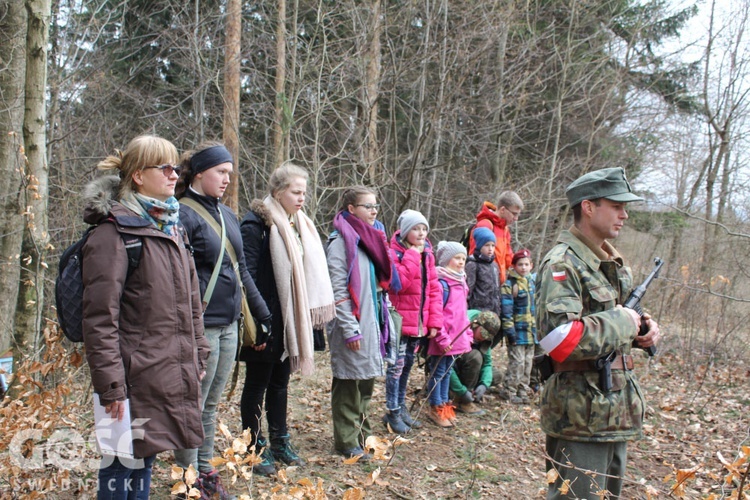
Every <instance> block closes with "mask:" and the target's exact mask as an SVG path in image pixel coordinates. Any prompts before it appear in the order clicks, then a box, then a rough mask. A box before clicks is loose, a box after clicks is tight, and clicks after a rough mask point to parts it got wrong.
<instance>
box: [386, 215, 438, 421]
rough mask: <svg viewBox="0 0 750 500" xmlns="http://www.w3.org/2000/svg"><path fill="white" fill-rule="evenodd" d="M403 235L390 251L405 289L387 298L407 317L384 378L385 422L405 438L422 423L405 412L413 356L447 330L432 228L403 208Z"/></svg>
mask: <svg viewBox="0 0 750 500" xmlns="http://www.w3.org/2000/svg"><path fill="white" fill-rule="evenodd" d="M398 227H399V229H398V231H396V233H395V234H394V235H393V237H392V238H391V251H392V253H393V262H394V264H395V266H396V271H397V274H398V278H399V281H400V282H401V289H400V290H399V291H398V292H396V293H394V292H392V291H391V292H389V293H388V297H389V298H390V300H391V304H392V305H393V307H394V308H395V310H396V312H397V313H398V315H400V316H401V318H402V325H401V339H400V341H399V343H398V347H397V348H395V349H394V351H396V352H391V353H389V354H390V355H388V356H387V358H389V362H388V366H387V368H386V379H385V404H386V408H387V410H388V412H387V413H386V415H385V417H383V422H384V423H385V424H386V426H388V427H390V429H391V430H392V431H393V432H396V433H399V434H404V433H406V432H409V431H410V430H411V428H412V427H419V426H420V425H421V424H420V423H419V421H416V420H414V419H412V418H411V416H410V415H409V412H408V411H407V410H406V405H405V400H406V387H407V385H408V382H409V373H410V372H411V367H412V365H413V364H414V352H415V351H416V350H417V348H418V347H419V345H420V344H421V342H422V340H423V339H424V338H425V337H427V338H433V337H435V335H437V334H438V332H439V331H440V329H441V328H442V327H443V303H442V295H443V292H442V289H441V286H440V282H439V281H438V279H437V274H436V271H435V256H434V255H433V253H432V244H431V243H430V241H429V240H428V239H427V233H428V232H429V230H430V225H429V224H428V223H427V219H425V217H424V215H422V214H421V213H419V212H417V211H416V210H404V211H403V212H402V213H401V215H399V217H398Z"/></svg>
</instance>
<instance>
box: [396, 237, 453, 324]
mask: <svg viewBox="0 0 750 500" xmlns="http://www.w3.org/2000/svg"><path fill="white" fill-rule="evenodd" d="M391 252H392V253H393V262H394V263H395V265H396V271H397V272H398V277H399V279H400V280H401V290H399V291H398V293H393V292H389V294H388V296H389V298H390V299H391V303H392V304H393V307H395V308H396V311H398V313H399V314H401V316H402V317H403V325H402V327H401V335H406V336H408V337H418V336H426V335H427V329H428V328H437V329H438V330H440V329H441V328H442V327H443V289H442V286H441V285H440V282H439V281H438V279H437V273H436V272H435V256H434V255H433V253H432V244H431V243H430V242H429V241H427V242H426V244H425V248H424V251H423V252H422V253H421V254H420V253H419V252H418V251H417V250H414V249H413V248H410V249H408V250H407V249H406V247H404V245H403V243H402V242H401V231H396V233H395V234H394V235H393V237H392V238H391ZM423 271H425V272H426V273H427V280H426V282H425V283H424V287H423V285H422V284H423V281H424V280H423V279H422V273H423ZM420 319H421V325H422V331H421V332H420V329H419V325H420ZM420 333H421V335H420Z"/></svg>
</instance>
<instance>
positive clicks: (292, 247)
mask: <svg viewBox="0 0 750 500" xmlns="http://www.w3.org/2000/svg"><path fill="white" fill-rule="evenodd" d="M263 204H264V205H265V206H266V207H267V208H268V210H269V211H270V212H271V217H272V218H273V226H271V232H270V237H269V240H270V251H271V262H272V264H273V274H274V278H275V279H276V290H277V292H278V294H279V303H280V304H281V316H282V319H283V321H284V355H283V356H282V358H281V359H282V360H283V359H285V358H286V357H287V356H289V362H290V364H291V369H292V373H294V372H296V371H297V370H300V371H301V372H302V374H303V375H310V374H312V373H313V372H314V371H315V361H314V357H313V354H314V350H313V327H315V328H322V327H323V325H325V324H326V323H328V322H329V321H330V320H332V319H333V318H335V317H336V305H335V302H334V298H333V287H332V286H331V278H330V277H329V276H328V265H327V262H326V256H325V251H324V250H323V244H322V243H321V242H320V236H319V235H318V231H317V230H316V229H315V225H314V224H313V222H312V221H311V220H310V218H309V217H307V216H306V215H305V214H304V213H302V212H297V213H296V214H295V215H294V216H293V218H292V223H293V224H294V228H296V230H297V231H296V233H298V234H299V239H298V238H297V234H295V230H294V228H292V226H291V224H290V223H289V217H288V216H287V213H286V211H285V210H284V207H282V206H281V204H280V203H279V202H277V201H276V200H274V199H273V198H272V197H271V196H266V198H265V199H264V200H263ZM300 244H301V246H302V249H301V250H300ZM308 283H309V284H310V285H311V286H313V287H314V289H309V290H308V288H307V286H308ZM308 291H309V292H311V293H308Z"/></svg>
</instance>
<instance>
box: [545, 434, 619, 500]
mask: <svg viewBox="0 0 750 500" xmlns="http://www.w3.org/2000/svg"><path fill="white" fill-rule="evenodd" d="M546 447H547V455H549V456H550V457H552V459H553V460H554V462H555V463H553V462H552V461H550V460H549V459H547V461H546V468H547V471H549V470H550V469H556V470H557V472H558V474H559V476H558V478H557V481H555V482H554V483H553V484H550V485H549V487H548V489H547V499H548V500H556V499H562V498H587V499H594V498H597V499H598V498H619V497H620V493H621V492H622V478H623V477H624V476H625V465H626V462H627V458H628V443H627V441H620V442H616V443H582V442H579V441H568V440H567V439H560V438H554V437H551V436H547V443H546ZM566 480H567V481H568V483H567V485H568V489H567V492H566V493H563V491H564V490H565V488H564V487H562V486H563V481H566ZM561 490H563V491H561ZM604 490H607V491H608V492H609V493H608V494H607V495H606V497H602V496H601V495H597V492H600V491H604Z"/></svg>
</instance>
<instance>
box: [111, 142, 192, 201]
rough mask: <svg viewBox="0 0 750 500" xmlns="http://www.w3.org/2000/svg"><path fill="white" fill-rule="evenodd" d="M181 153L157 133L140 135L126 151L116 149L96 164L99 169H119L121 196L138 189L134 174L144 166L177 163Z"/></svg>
mask: <svg viewBox="0 0 750 500" xmlns="http://www.w3.org/2000/svg"><path fill="white" fill-rule="evenodd" d="M178 158H179V155H178V154H177V148H176V147H175V146H174V144H172V143H171V142H169V141H168V140H166V139H163V138H161V137H157V136H155V135H139V136H138V137H136V138H135V139H133V140H131V141H130V142H129V143H128V145H127V146H126V147H125V151H120V150H115V154H114V155H110V156H107V157H106V158H105V159H103V160H102V161H100V162H99V164H98V165H97V166H96V167H97V168H98V169H99V170H119V176H120V193H119V195H120V198H123V197H124V196H125V195H127V194H128V193H130V192H133V191H138V186H137V185H136V183H135V181H134V180H133V174H134V173H136V172H137V171H138V170H141V169H142V168H143V167H151V166H156V165H164V164H165V163H170V164H175V163H177V159H178Z"/></svg>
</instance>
